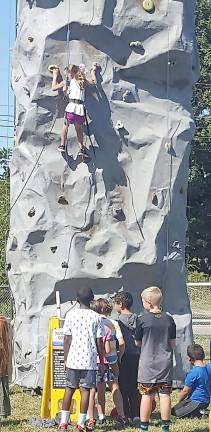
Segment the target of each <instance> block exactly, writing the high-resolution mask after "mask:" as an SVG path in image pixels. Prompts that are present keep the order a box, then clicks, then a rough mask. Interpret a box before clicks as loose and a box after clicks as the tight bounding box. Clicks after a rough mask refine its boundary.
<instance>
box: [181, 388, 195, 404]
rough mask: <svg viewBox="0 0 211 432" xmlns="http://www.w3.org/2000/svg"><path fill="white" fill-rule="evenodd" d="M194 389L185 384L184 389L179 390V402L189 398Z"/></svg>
mask: <svg viewBox="0 0 211 432" xmlns="http://www.w3.org/2000/svg"><path fill="white" fill-rule="evenodd" d="M191 391H192V389H191V388H190V387H187V386H184V387H183V389H182V390H180V392H179V396H178V402H182V401H183V400H184V399H186V398H187V396H188V394H189V393H191Z"/></svg>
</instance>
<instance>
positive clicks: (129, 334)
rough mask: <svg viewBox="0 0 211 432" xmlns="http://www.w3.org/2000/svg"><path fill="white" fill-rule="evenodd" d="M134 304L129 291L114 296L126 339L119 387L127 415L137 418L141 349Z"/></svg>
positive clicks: (138, 413)
mask: <svg viewBox="0 0 211 432" xmlns="http://www.w3.org/2000/svg"><path fill="white" fill-rule="evenodd" d="M132 305H133V297H132V295H131V294H130V293H129V292H124V291H122V292H119V293H118V294H116V296H115V297H114V307H115V310H116V311H117V313H118V314H119V317H118V319H119V321H118V322H119V326H120V329H121V331H122V335H123V338H124V341H125V352H124V355H123V356H122V359H121V363H120V368H119V387H120V391H121V394H122V398H123V403H124V413H125V415H126V417H128V418H130V419H134V420H136V418H137V417H139V415H140V394H139V392H138V389H137V381H138V363H139V356H140V349H139V348H138V347H137V346H136V344H135V337H134V335H135V329H136V327H137V323H138V316H137V315H136V314H135V313H132V312H131V311H130V309H131V307H132ZM128 371H130V379H128Z"/></svg>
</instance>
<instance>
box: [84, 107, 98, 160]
mask: <svg viewBox="0 0 211 432" xmlns="http://www.w3.org/2000/svg"><path fill="white" fill-rule="evenodd" d="M84 117H85V123H86V129H87V135H88V137H89V141H90V144H91V146H92V150H93V153H94V155H95V148H94V145H93V142H92V139H91V134H90V129H89V122H88V118H87V111H86V107H85V105H84Z"/></svg>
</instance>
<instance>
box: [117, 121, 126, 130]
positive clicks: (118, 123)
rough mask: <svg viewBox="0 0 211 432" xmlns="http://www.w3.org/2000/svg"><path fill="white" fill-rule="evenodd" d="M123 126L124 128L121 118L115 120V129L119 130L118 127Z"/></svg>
mask: <svg viewBox="0 0 211 432" xmlns="http://www.w3.org/2000/svg"><path fill="white" fill-rule="evenodd" d="M123 128H124V125H123V123H122V122H121V120H117V122H116V126H115V129H117V130H119V129H123Z"/></svg>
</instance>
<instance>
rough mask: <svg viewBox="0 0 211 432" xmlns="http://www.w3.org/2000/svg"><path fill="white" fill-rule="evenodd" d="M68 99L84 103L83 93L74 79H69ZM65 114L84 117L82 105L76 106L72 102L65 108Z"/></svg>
mask: <svg viewBox="0 0 211 432" xmlns="http://www.w3.org/2000/svg"><path fill="white" fill-rule="evenodd" d="M68 96H69V99H78V100H81V101H83V102H84V98H85V91H84V90H82V89H81V88H80V86H79V84H78V83H77V81H76V80H75V78H73V79H71V81H70V85H69V95H68ZM65 111H66V112H69V113H73V114H77V115H80V116H83V115H84V106H83V104H76V103H74V102H69V103H68V105H67V107H66V110H65Z"/></svg>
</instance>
